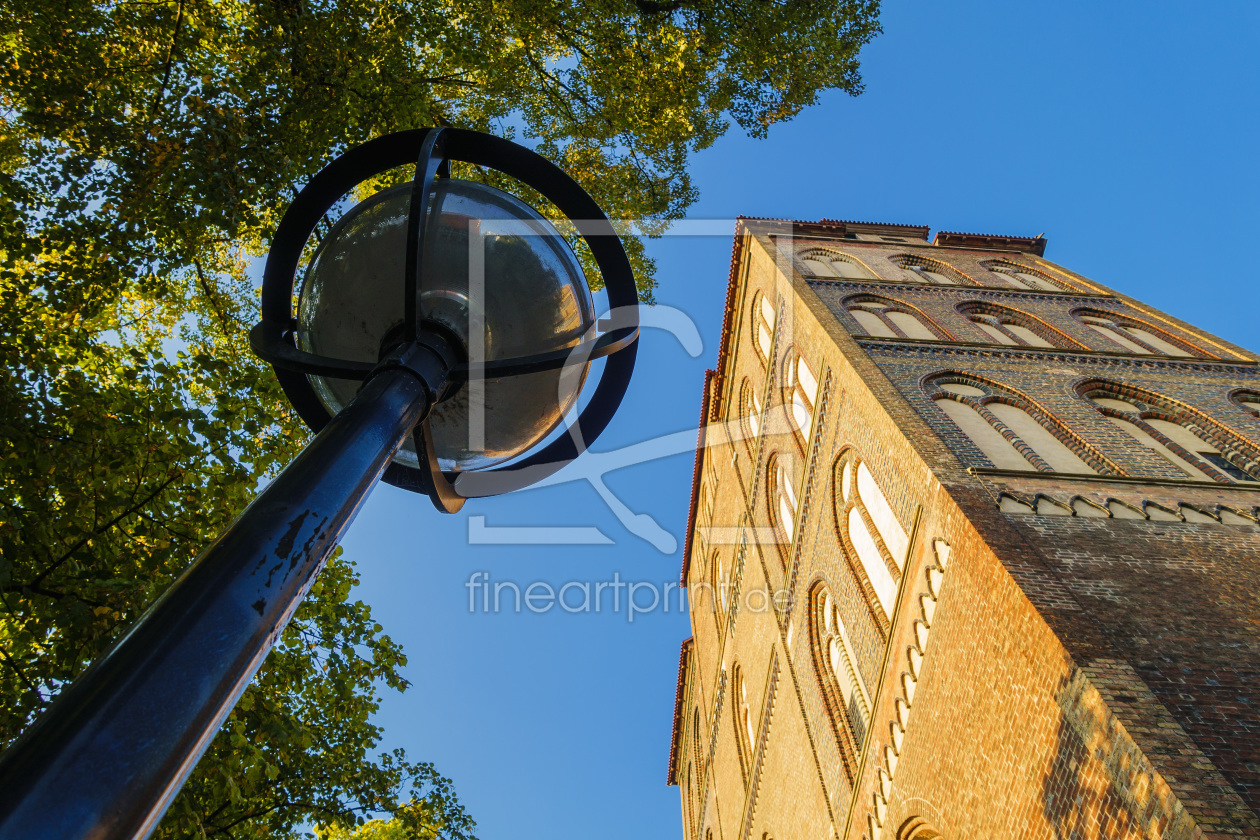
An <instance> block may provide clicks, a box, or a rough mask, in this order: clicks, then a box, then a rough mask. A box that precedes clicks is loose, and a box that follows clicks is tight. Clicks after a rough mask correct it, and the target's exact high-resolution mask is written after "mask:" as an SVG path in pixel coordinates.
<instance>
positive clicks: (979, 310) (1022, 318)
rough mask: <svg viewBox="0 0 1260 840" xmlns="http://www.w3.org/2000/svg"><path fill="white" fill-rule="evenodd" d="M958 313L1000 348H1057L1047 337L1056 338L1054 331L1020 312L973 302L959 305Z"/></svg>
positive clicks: (1043, 323)
mask: <svg viewBox="0 0 1260 840" xmlns="http://www.w3.org/2000/svg"><path fill="white" fill-rule="evenodd" d="M958 311H959V312H960V313H962V314H963V315H965V316H967V319H968V320H970V321H971V322H972V323H973V324H975V325H976V326H977V327H979V328H980V329H981V330H983V331H984V332H985V333H986V334H987V335H988V336H989V337H990V338H992V339H993V340H994V341H996V342H997V343H998V344H1005V345H1008V346H1011V347H1055V346H1058V345H1056V344H1055V343H1054V342H1052V341H1050V340H1048V339H1047V338H1046V337H1045V336H1046V335H1054V334H1055V331H1054V330H1052V329H1051V328H1050V327H1049V326H1048V325H1047V324H1045V322H1043V321H1040V320H1038V319H1037V318H1034V317H1032V316H1031V315H1028V314H1027V313H1025V312H1021V311H1019V310H1018V309H1011V308H1009V307H1005V306H997V305H995V304H991V303H985V302H978V301H973V302H969V303H963V304H959V306H958ZM1081 349H1084V348H1083V347H1082V348H1081Z"/></svg>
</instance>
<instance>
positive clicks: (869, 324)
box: [847, 298, 941, 341]
mask: <svg viewBox="0 0 1260 840" xmlns="http://www.w3.org/2000/svg"><path fill="white" fill-rule="evenodd" d="M847 307H848V310H849V314H850V315H852V316H853V319H854V320H855V321H857V322H858V323H859V324H860V325H861V326H862V329H863V330H865V331H866V334H867V335H869V336H873V337H875V338H915V339H922V340H926V341H940V340H941V336H939V335H937V334H936V333H935V332H933V331H932V329H931V328H930V327H928V325H927V324H926V323H925V322H924V320H923V318H922V316H920V315H919V314H918V313H916V312H912V311H910V308H909V307H908V306H907V305H905V304H902V303H899V302H896V301H892V300H887V299H876V298H859V299H857V300H850V301H849V303H848V304H847Z"/></svg>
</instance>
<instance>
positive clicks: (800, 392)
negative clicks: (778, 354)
mask: <svg viewBox="0 0 1260 840" xmlns="http://www.w3.org/2000/svg"><path fill="white" fill-rule="evenodd" d="M785 374H786V375H785V376H784V380H785V381H786V382H787V392H788V393H787V394H786V395H785V396H786V397H787V399H786V400H785V402H787V406H788V416H789V417H790V418H791V421H792V427H793V429H795V430H796V434H797V438H798V440H799V441H800V442H801V445H802V446H809V432H810V429H811V428H813V424H814V404H815V403H816V402H817V400H818V377H817V376H815V375H814V371H813V370H811V369H810V366H809V363H808V362H806V361H805V357H804V356H802V355H801V354H800V353H791V354H789V355H788V364H787V370H786V371H785Z"/></svg>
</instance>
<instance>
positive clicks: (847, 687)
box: [810, 585, 870, 778]
mask: <svg viewBox="0 0 1260 840" xmlns="http://www.w3.org/2000/svg"><path fill="white" fill-rule="evenodd" d="M811 601H812V607H813V608H812V610H811V611H810V612H811V615H810V620H811V630H812V632H811V638H812V641H813V646H814V667H815V670H816V671H817V673H818V680H819V683H820V686H821V688H822V693H823V697H824V698H825V700H826V703H827V706H828V710H827V711H828V716H829V718H830V722H831V726H832V730H833V732H834V733H835V735H836V739H837V741H839V746H840V755H841V760H842V761H843V763H844V769H845V771H846V773H847V774H848V775H849V777H850V778H852V776H853V773H854V772H855V771H856V769H857V758H858V755H859V754H860V753H861V750H862V744H863V742H864V741H865V740H866V730H867V726H868V721H869V720H870V695H869V694H868V692H867V691H866V687H865V686H864V685H863V683H862V678H861V675H860V674H859V672H858V669H857V662H856V659H855V658H854V655H853V646H852V643H851V642H850V640H849V634H848V632H847V631H846V629H845V626H844V621H843V620H842V619H841V616H840V611H839V609H838V608H837V605H836V604H835V602H834V601H832V598H831V593H830V591H828V589H827V587H826V586H824V585H819V586H818V587H817V589H816V590H815V591H814V593H813V597H812V599H811Z"/></svg>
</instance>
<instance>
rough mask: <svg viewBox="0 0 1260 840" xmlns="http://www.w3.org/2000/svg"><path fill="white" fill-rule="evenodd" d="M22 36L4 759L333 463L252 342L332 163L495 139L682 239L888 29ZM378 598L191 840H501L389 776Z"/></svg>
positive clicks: (0, 695)
mask: <svg viewBox="0 0 1260 840" xmlns="http://www.w3.org/2000/svg"><path fill="white" fill-rule="evenodd" d="M0 8H3V10H4V14H3V16H0V39H2V40H0V121H2V123H0V441H2V442H3V443H2V444H0V446H2V448H0V482H2V486H3V492H2V493H0V506H2V509H3V516H2V518H0V596H2V603H0V745H3V744H7V743H9V742H11V741H12V740H13V739H14V738H15V737H16V736H17V735H18V734H19V733H20V732H21V731H22V730H23V729H24V728H25V727H26V726H27V725H28V724H29V723H30V722H31V721H32V720H33V719H34V718H35V716H36V715H37V714H38V713H39V712H40V710H41V709H42V708H44V707H45V706H46V705H47V703H48V701H49V700H50V699H51V698H52V697H53V696H54V695H55V694H56V693H57V691H58V690H59V688H60V687H61V686H62V685H64V684H65V683H67V682H68V681H70V680H73V679H74V678H75V676H76V675H77V674H79V673H80V672H81V671H82V670H83V669H84V668H85V667H86V666H87V664H88V663H90V662H91V661H92V659H93V658H95V657H96V656H97V655H99V654H100V653H101V651H102V650H104V648H105V647H106V646H107V645H108V644H109V643H110V642H111V641H112V640H113V639H114V638H116V637H117V636H118V634H119V633H120V632H121V631H122V630H123V629H124V628H125V627H126V626H127V625H128V623H130V622H131V621H133V620H134V619H135V618H137V617H138V616H139V614H140V613H141V612H142V611H143V609H144V608H145V607H146V606H147V605H148V604H149V603H150V602H151V601H152V600H153V598H154V597H155V596H156V595H157V593H158V592H160V591H161V590H162V588H163V587H165V586H166V585H167V584H168V583H169V582H170V581H171V580H172V579H173V578H174V576H176V575H177V574H178V573H179V572H180V571H181V570H182V569H183V568H184V567H185V566H186V565H187V564H188V563H189V562H190V561H191V560H192V558H193V557H194V556H195V555H196V553H197V551H198V550H199V548H200V547H202V546H203V545H205V544H206V543H207V542H208V541H209V540H211V539H212V538H213V537H214V536H215V535H216V534H217V533H218V532H219V531H221V530H222V529H223V527H224V526H226V524H227V523H228V522H230V521H231V519H232V517H233V516H235V514H236V513H237V512H238V511H239V510H240V509H241V508H242V507H243V506H244V505H245V503H246V502H247V501H248V499H249V497H250V496H251V495H252V493H253V492H254V490H255V488H256V487H257V486H258V484H259V482H260V481H263V480H265V479H266V478H267V477H268V476H270V475H273V474H274V473H275V471H276V470H278V469H279V468H280V467H281V466H283V464H284V463H286V462H287V461H288V460H289V459H290V458H291V457H292V456H293V454H294V453H295V452H296V451H297V449H298V448H299V447H300V446H301V444H302V443H303V442H304V440H305V432H304V430H303V428H302V427H301V425H300V423H299V422H298V420H297V419H296V418H295V416H294V415H293V414H292V412H291V411H290V410H289V409H288V408H287V406H286V404H285V401H284V399H283V396H282V394H281V393H280V391H279V388H278V386H277V385H276V384H275V381H274V378H273V377H272V375H271V373H270V370H269V369H268V368H266V367H265V366H264V365H262V364H260V363H259V362H258V361H257V360H256V359H254V358H253V356H252V355H251V354H250V352H249V350H248V344H247V341H246V331H247V330H248V328H249V326H250V325H251V324H252V322H253V321H254V320H256V289H255V277H256V275H257V266H256V263H257V260H258V258H259V257H260V256H261V255H262V254H264V253H265V251H266V247H267V242H268V236H269V235H270V231H272V230H273V229H274V226H275V224H276V222H277V221H278V219H279V215H280V214H281V213H282V212H283V210H284V208H285V206H286V205H287V202H288V201H289V200H291V198H292V196H293V194H294V191H295V190H296V189H299V188H300V187H301V186H302V185H303V184H304V183H305V182H306V181H307V180H308V179H309V178H310V177H311V176H312V175H313V174H314V173H315V172H317V171H318V170H319V168H320V167H321V166H323V165H324V164H325V163H327V162H328V161H329V160H331V158H332V157H334V156H335V155H336V154H338V153H339V152H341V151H344V150H345V149H347V148H349V147H351V146H352V145H354V144H357V143H360V142H363V141H365V140H367V139H370V138H371V137H374V136H378V135H380V134H383V133H387V132H390V131H395V130H400V129H404V128H414V127H420V126H426V125H451V126H457V127H461V128H473V129H479V130H484V131H491V132H494V133H497V134H500V135H504V136H515V137H518V138H520V139H521V140H523V141H524V142H526V143H529V144H531V145H533V147H534V148H536V149H537V150H538V151H539V152H540V153H542V154H544V155H545V156H547V157H549V158H550V159H552V160H554V161H555V162H556V163H558V164H559V165H560V166H561V167H563V168H565V169H566V170H567V171H568V172H570V173H571V174H572V175H573V176H574V177H575V178H577V180H578V181H579V182H581V183H582V184H583V186H584V187H586V189H587V190H589V191H590V192H591V193H592V195H593V196H594V197H595V199H596V200H597V201H598V202H600V204H601V205H602V206H604V207H605V208H606V209H607V210H608V212H609V215H611V216H613V217H615V218H616V217H620V218H633V219H643V220H649V221H651V220H655V221H657V222H663V221H667V220H669V219H674V218H679V217H681V216H682V215H683V213H684V212H685V211H686V208H687V206H688V205H689V204H690V203H691V202H692V201H693V200H694V199H695V189H694V187H693V185H692V183H691V181H690V179H689V178H688V175H687V162H688V159H689V156H690V155H691V154H692V153H694V152H695V151H697V150H699V149H703V148H705V147H706V146H708V145H710V144H712V143H713V142H714V141H715V140H716V139H717V138H718V137H719V136H721V135H722V133H723V132H725V131H726V130H727V129H728V127H729V124H730V123H731V122H734V123H735V124H737V125H738V126H739V127H740V128H741V129H743V130H745V131H747V132H748V133H750V134H752V135H754V136H761V135H764V134H765V132H766V131H767V130H768V128H769V127H770V126H771V125H773V124H774V123H776V122H779V121H782V120H785V119H788V118H790V117H792V116H793V115H794V114H796V113H797V112H799V111H800V110H801V109H802V108H804V107H807V106H809V105H810V104H812V103H814V102H815V101H816V99H817V97H818V95H819V93H820V92H822V91H825V90H828V89H838V90H841V91H845V92H848V93H851V94H854V93H857V92H858V91H859V89H860V78H859V73H858V51H859V49H860V48H861V46H862V45H863V44H865V43H866V42H867V41H869V40H870V39H871V38H872V37H874V35H875V34H876V33H877V31H878V20H877V15H878V4H877V2H874V0H851V1H849V2H845V0H828V1H826V2H824V0H803V1H801V2H797V1H796V0H777V2H767V0H725V1H724V2H704V1H701V2H692V1H691V0H679V1H677V2H675V1H674V0H670V1H669V2H657V1H656V0H638V2H629V1H628V0H626V1H625V2H623V1H622V0H590V1H589V2H583V3H578V2H562V0H509V1H508V2H502V1H501V2H490V1H489V0H430V2H424V3H421V2H414V0H323V1H322V2H320V1H316V2H312V0H255V2H241V0H51V1H50V2H44V3H37V4H32V3H18V2H14V0H0ZM627 245H628V246H629V248H630V250H631V252H632V254H631V256H632V260H633V262H634V264H635V268H636V271H637V275H638V279H639V283H640V287H641V289H642V290H643V291H644V292H645V293H648V294H650V292H651V289H652V287H653V283H654V281H653V266H652V264H651V262H650V260H649V259H648V258H647V257H646V255H645V253H644V251H643V249H642V247H641V244H640V243H638V242H637V241H636V240H633V239H632V240H629V241H628V243H627ZM355 574H356V572H355V567H354V565H353V564H352V563H351V562H350V561H349V560H348V559H346V558H343V557H339V558H337V559H334V560H333V561H332V562H330V563H329V565H328V567H327V569H326V570H325V571H324V572H323V573H322V574H321V576H320V578H319V581H318V582H317V584H316V586H315V588H314V589H313V590H312V592H311V594H310V596H309V597H308V598H307V601H306V602H305V604H304V605H303V606H302V608H301V609H300V610H299V612H298V614H297V616H296V617H295V619H294V621H293V623H292V624H291V625H290V627H289V628H288V630H287V631H286V632H285V634H284V636H283V638H282V639H281V641H280V643H279V645H278V646H277V648H276V649H275V650H274V651H273V652H272V654H271V655H270V657H269V658H268V660H267V662H266V664H265V666H264V668H263V670H262V671H261V672H260V674H259V675H258V677H257V679H256V680H255V682H254V684H253V685H252V686H251V687H250V688H249V690H248V691H247V693H246V695H245V697H244V699H243V700H242V702H241V704H240V705H239V707H238V708H237V709H236V711H235V712H234V713H233V715H232V717H231V719H230V720H229V722H228V724H227V725H226V726H225V727H224V729H223V731H222V732H221V733H220V735H219V736H218V737H217V739H216V740H215V741H214V743H213V745H212V746H211V748H210V750H209V751H208V752H207V754H206V756H205V758H203V760H202V761H201V762H200V764H199V765H198V767H197V769H196V770H195V772H194V774H193V776H192V778H191V779H190V781H189V783H188V785H187V786H186V787H185V789H184V790H183V792H182V793H181V794H180V796H179V798H178V799H177V801H176V803H175V805H174V806H173V807H172V809H171V811H170V812H169V814H168V816H167V818H166V820H165V822H164V823H163V825H162V827H161V828H160V829H159V831H160V833H161V835H162V836H169V837H184V836H204V837H215V836H223V837H237V838H244V837H264V836H265V837H290V836H298V835H300V834H301V832H302V831H303V830H304V827H305V826H308V825H326V826H328V829H327V830H328V831H330V832H336V831H341V830H342V829H341V828H338V826H341V827H346V826H350V825H353V824H354V823H355V821H356V820H359V819H362V818H363V817H364V816H365V815H369V814H374V813H384V814H395V815H398V816H397V820H396V821H395V822H394V823H389V824H388V825H389V826H390V828H389V830H390V831H395V830H397V826H398V825H403V826H405V827H407V831H408V832H409V836H419V837H423V836H434V837H437V836H442V837H451V838H459V837H465V836H470V835H471V832H472V829H473V825H472V822H471V819H470V818H469V817H468V815H467V814H466V813H465V812H464V810H463V809H462V807H461V806H460V805H459V803H458V801H457V799H456V798H455V795H454V793H453V790H452V787H451V784H450V783H449V782H448V781H447V780H446V779H445V778H443V777H442V776H441V775H440V774H439V773H438V772H437V770H436V769H435V768H433V767H432V766H430V765H426V764H422V763H415V762H412V761H410V760H409V759H407V758H406V757H405V756H404V755H403V754H402V753H401V752H394V753H381V752H380V750H379V742H380V740H381V733H380V731H379V730H378V729H377V728H376V727H375V726H374V725H373V724H372V723H371V717H372V713H373V712H374V711H375V709H376V708H377V705H378V704H379V702H380V692H381V691H382V690H403V689H405V688H406V685H407V683H406V680H405V679H404V677H403V675H402V668H403V666H404V665H405V663H406V659H405V656H404V655H403V652H402V651H401V649H400V648H399V647H398V645H397V644H395V643H394V642H393V641H392V640H391V639H390V638H389V637H388V636H387V635H386V634H385V633H384V631H383V628H381V627H380V625H378V624H376V623H375V622H374V621H373V619H372V617H371V610H370V608H369V607H368V605H366V604H363V603H362V602H359V601H356V600H354V599H353V597H352V588H353V584H354V582H355ZM409 820H410V822H408V821H409ZM426 832H427V833H426ZM330 836H340V835H337V834H332V835H330ZM391 836H392V835H391Z"/></svg>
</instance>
